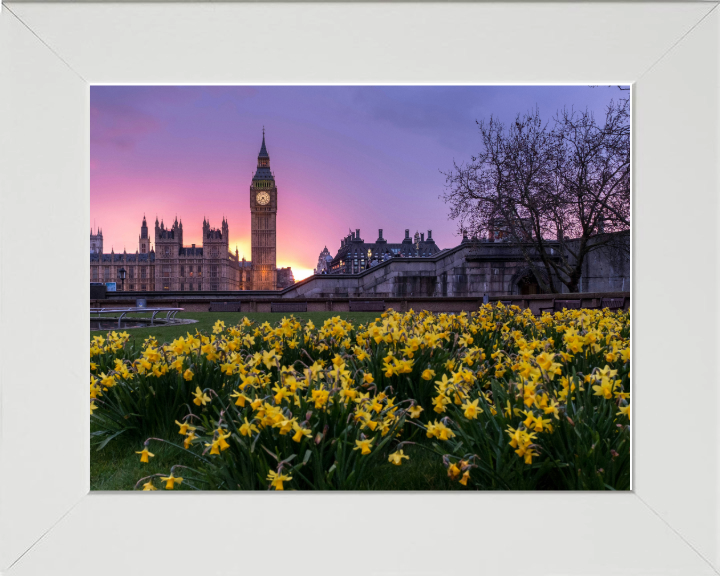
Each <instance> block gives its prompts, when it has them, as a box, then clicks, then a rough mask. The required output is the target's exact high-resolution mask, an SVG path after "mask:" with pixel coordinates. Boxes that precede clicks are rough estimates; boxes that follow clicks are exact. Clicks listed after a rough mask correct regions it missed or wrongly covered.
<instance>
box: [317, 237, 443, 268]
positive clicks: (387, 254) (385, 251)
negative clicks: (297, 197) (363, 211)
mask: <svg viewBox="0 0 720 576" xmlns="http://www.w3.org/2000/svg"><path fill="white" fill-rule="evenodd" d="M325 251H327V247H325V250H324V251H323V252H321V253H320V258H319V259H318V260H320V259H322V258H323V254H324V253H325ZM438 252H440V248H438V246H437V244H435V240H433V237H432V230H428V232H427V238H425V233H418V232H415V236H414V237H413V238H411V237H410V230H409V229H406V230H405V238H403V240H402V242H399V243H388V241H387V240H386V239H385V238H383V231H382V229H380V230H378V238H377V240H375V242H365V240H363V239H362V238H361V237H360V229H359V228H358V229H356V230H355V232H350V233H349V234H348V235H347V236H345V238H343V239H342V240H341V241H340V249H339V250H338V252H337V254H336V255H335V257H334V258H332V259H331V260H329V261H327V263H326V270H327V274H357V273H359V272H362V271H363V270H367V269H368V268H371V267H372V266H374V265H377V264H379V263H381V262H385V261H386V260H389V259H390V258H392V257H394V256H398V257H406V258H426V257H429V256H434V255H435V254H437V253H438ZM328 255H329V252H328ZM326 260H327V258H326ZM318 266H320V262H318ZM315 273H316V274H321V273H322V271H321V272H317V271H316V272H315Z"/></svg>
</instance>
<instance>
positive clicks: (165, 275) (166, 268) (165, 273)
mask: <svg viewBox="0 0 720 576" xmlns="http://www.w3.org/2000/svg"><path fill="white" fill-rule="evenodd" d="M162 275H163V278H170V265H168V264H165V265H164V266H163V271H162Z"/></svg>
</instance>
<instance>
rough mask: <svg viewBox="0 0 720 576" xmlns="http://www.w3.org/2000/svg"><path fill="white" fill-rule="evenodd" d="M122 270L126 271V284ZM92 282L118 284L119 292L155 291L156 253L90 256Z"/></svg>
mask: <svg viewBox="0 0 720 576" xmlns="http://www.w3.org/2000/svg"><path fill="white" fill-rule="evenodd" d="M120 269H124V270H125V282H122V281H121V280H120V273H119V272H120ZM90 282H101V283H103V284H105V283H107V282H117V289H118V290H123V289H124V290H126V291H133V292H148V291H152V290H155V252H153V251H150V252H149V253H147V254H140V253H139V252H135V254H132V253H131V254H128V253H127V252H125V251H123V253H122V254H115V251H114V250H111V251H110V254H103V253H102V251H100V252H98V253H96V254H90Z"/></svg>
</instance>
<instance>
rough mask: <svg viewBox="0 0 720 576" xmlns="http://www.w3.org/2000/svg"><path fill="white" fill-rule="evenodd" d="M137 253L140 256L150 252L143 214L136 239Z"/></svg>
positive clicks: (146, 226)
mask: <svg viewBox="0 0 720 576" xmlns="http://www.w3.org/2000/svg"><path fill="white" fill-rule="evenodd" d="M156 228H157V222H156ZM138 252H139V253H140V254H147V253H148V252H150V236H149V235H148V225H147V220H145V214H143V219H142V224H141V226H140V236H139V237H138Z"/></svg>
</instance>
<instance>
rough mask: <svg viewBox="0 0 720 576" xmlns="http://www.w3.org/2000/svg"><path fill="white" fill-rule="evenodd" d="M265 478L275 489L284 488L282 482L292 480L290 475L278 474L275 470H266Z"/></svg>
mask: <svg viewBox="0 0 720 576" xmlns="http://www.w3.org/2000/svg"><path fill="white" fill-rule="evenodd" d="M267 479H268V480H269V481H270V486H271V487H273V488H275V490H285V488H284V487H283V482H290V480H292V476H287V475H285V474H278V473H277V472H275V471H273V470H270V471H269V472H268V476H267Z"/></svg>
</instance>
